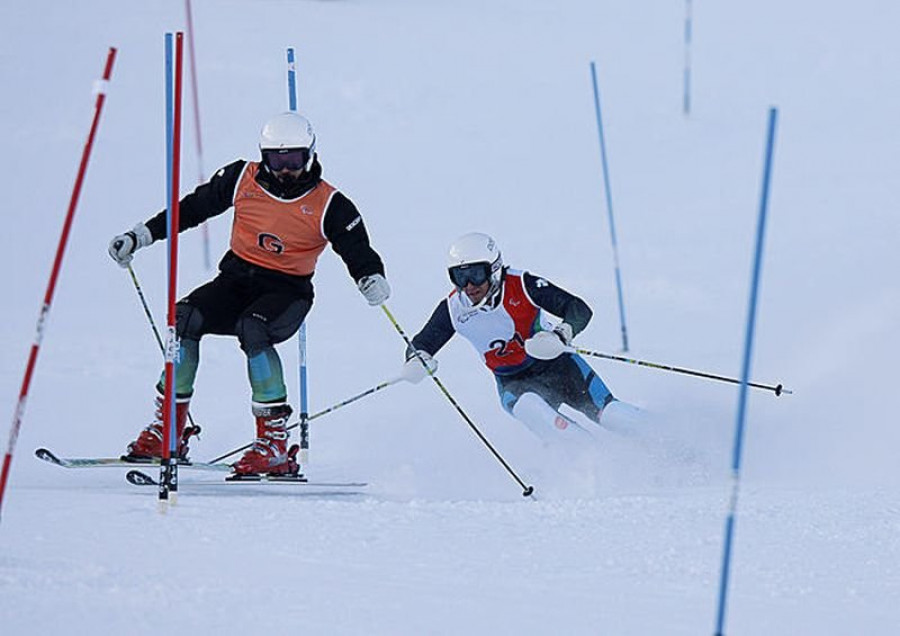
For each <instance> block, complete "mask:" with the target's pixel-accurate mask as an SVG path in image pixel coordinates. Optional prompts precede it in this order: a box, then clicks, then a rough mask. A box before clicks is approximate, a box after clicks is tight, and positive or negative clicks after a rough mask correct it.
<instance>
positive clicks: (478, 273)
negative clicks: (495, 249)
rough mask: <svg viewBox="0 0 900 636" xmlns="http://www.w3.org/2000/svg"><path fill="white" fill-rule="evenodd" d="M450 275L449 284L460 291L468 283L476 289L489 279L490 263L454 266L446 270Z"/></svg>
mask: <svg viewBox="0 0 900 636" xmlns="http://www.w3.org/2000/svg"><path fill="white" fill-rule="evenodd" d="M447 271H448V273H449V274H450V282H452V283H453V284H454V285H456V286H457V287H458V288H459V289H462V288H463V287H465V286H466V285H468V284H469V283H472V284H473V285H475V286H476V287H479V286H481V285H484V284H485V283H486V282H487V281H488V280H489V279H490V277H491V265H490V263H468V264H466V265H456V266H455V267H451V268H450V269H448V270H447Z"/></svg>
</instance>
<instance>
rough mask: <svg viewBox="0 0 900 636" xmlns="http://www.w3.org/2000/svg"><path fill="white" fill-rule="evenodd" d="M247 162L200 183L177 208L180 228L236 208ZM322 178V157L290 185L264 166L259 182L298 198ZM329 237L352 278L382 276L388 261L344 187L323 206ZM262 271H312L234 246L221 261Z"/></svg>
mask: <svg viewBox="0 0 900 636" xmlns="http://www.w3.org/2000/svg"><path fill="white" fill-rule="evenodd" d="M246 164H247V162H246V161H245V160H243V159H238V160H237V161H234V162H233V163H230V164H228V165H227V166H225V167H224V168H221V169H220V170H219V171H218V172H216V173H215V174H214V175H213V176H212V178H210V180H209V181H207V182H206V183H204V184H201V185H199V186H197V188H196V189H195V190H194V191H193V192H192V193H191V194H188V195H186V196H185V197H184V198H182V199H181V203H180V207H179V223H178V232H179V233H181V232H184V231H185V230H188V229H190V228H192V227H196V226H198V225H200V224H201V223H203V222H204V221H206V220H207V219H210V218H212V217H214V216H218V215H219V214H222V213H223V212H225V211H226V210H228V209H230V208H231V207H232V204H233V202H234V200H233V197H234V192H235V189H236V188H237V183H238V179H240V176H241V172H242V171H243V169H244V166H245V165H246ZM321 180H322V166H321V164H320V163H319V160H318V158H316V159H315V161H314V162H313V166H312V168H311V169H310V170H309V171H308V172H307V173H305V174H304V175H303V176H302V178H301V179H300V180H299V181H298V182H297V183H295V184H292V185H291V186H290V187H288V188H285V187H284V186H283V185H282V184H281V182H280V181H278V180H277V179H275V178H274V177H273V176H272V175H271V174H270V173H269V172H268V170H267V169H266V168H265V167H264V166H261V167H260V170H259V172H258V173H257V175H256V181H257V183H259V185H260V186H262V187H263V188H264V189H265V190H266V191H268V192H270V193H271V194H273V195H274V196H276V197H278V198H283V199H294V198H297V197H300V196H302V195H303V194H304V193H306V192H308V191H309V190H311V189H312V188H314V187H315V186H316V185H317V184H318V183H319V181H321ZM146 225H147V228H148V229H149V230H150V234H151V236H152V237H153V240H154V241H158V240H161V239H164V238H166V237H167V236H168V231H167V230H168V227H167V222H166V210H162V211H161V212H159V213H158V214H156V215H155V216H154V217H153V218H151V219H149V220H148V221H147V222H146ZM322 225H323V228H324V231H325V238H327V239H328V242H329V243H331V247H332V249H333V250H334V251H335V252H336V253H337V254H338V256H340V257H341V259H342V260H343V261H344V263H345V264H346V266H347V271H349V272H350V276H351V277H353V280H354V281H357V282H358V281H359V279H360V278H362V277H364V276H369V275H370V274H381V275H382V276H383V275H384V264H383V263H382V261H381V257H380V256H379V255H378V253H377V252H376V251H375V250H374V249H372V246H371V245H370V244H369V234H368V232H367V231H366V227H365V225H364V224H363V222H362V218H361V216H360V214H359V211H358V210H357V209H356V206H355V205H354V204H353V202H352V201H351V200H350V199H348V198H347V197H346V196H345V195H344V194H343V193H341V192H340V191H337V192H335V194H334V196H333V197H332V199H331V202H330V203H329V205H328V208H327V209H326V210H325V216H324V218H323V221H322ZM235 268H238V269H249V270H251V271H252V270H262V271H260V272H259V273H261V274H268V275H270V276H274V277H278V278H281V277H284V278H286V279H292V278H294V279H307V280H308V279H309V278H310V277H309V276H291V275H290V274H285V273H283V272H276V271H273V270H267V269H266V268H264V267H260V266H258V265H254V264H251V263H248V262H247V261H245V260H244V259H242V258H240V257H239V256H237V255H236V254H235V253H234V252H232V251H231V250H228V252H227V253H226V254H225V256H224V257H223V258H222V260H221V262H220V263H219V270H220V271H226V270H232V269H235Z"/></svg>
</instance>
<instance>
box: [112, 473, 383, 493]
mask: <svg viewBox="0 0 900 636" xmlns="http://www.w3.org/2000/svg"><path fill="white" fill-rule="evenodd" d="M125 479H126V481H128V483H129V484H133V485H135V486H159V481H158V480H157V479H154V478H153V477H151V476H150V475H148V474H147V473H145V472H142V471H140V470H129V471H128V473H127V474H126V475H125ZM261 484H283V485H293V486H301V487H303V488H304V489H305V490H306V489H308V490H315V491H353V490H355V489H359V488H365V487H366V486H368V484H367V483H366V482H354V481H344V482H321V481H308V480H307V478H306V477H299V478H298V477H290V476H287V475H257V476H254V477H241V478H239V479H230V478H227V477H226V478H223V479H217V480H211V479H207V480H203V481H188V482H184V481H183V482H181V485H182V486H184V487H185V488H190V487H192V486H233V485H256V486H258V485H261Z"/></svg>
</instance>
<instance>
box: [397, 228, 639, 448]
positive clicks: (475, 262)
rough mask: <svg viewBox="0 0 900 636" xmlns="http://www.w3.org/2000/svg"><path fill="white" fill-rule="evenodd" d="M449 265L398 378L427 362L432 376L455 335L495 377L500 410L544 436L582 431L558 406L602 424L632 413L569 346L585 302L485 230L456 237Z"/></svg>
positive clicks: (582, 322) (412, 377) (413, 376)
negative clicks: (442, 290) (447, 286)
mask: <svg viewBox="0 0 900 636" xmlns="http://www.w3.org/2000/svg"><path fill="white" fill-rule="evenodd" d="M447 269H448V273H449V275H450V280H451V282H452V283H453V286H454V289H453V291H452V292H451V293H450V295H449V296H448V297H447V298H445V299H444V300H442V301H441V302H440V304H439V305H438V306H437V308H436V309H435V310H434V312H433V313H432V315H431V318H429V320H428V322H427V323H426V324H425V326H424V327H423V328H422V330H421V331H420V332H419V333H418V334H416V336H415V337H414V338H413V339H412V345H413V346H412V348H408V349H407V351H406V363H405V364H404V366H403V371H402V377H403V379H405V380H407V381H409V382H413V383H417V382H420V381H421V380H422V379H423V378H425V377H426V376H427V375H428V371H426V368H425V367H426V365H427V367H428V370H429V371H431V372H432V373H434V372H435V371H436V370H437V361H436V360H435V359H434V356H435V354H436V353H437V352H438V351H439V350H440V349H441V348H442V347H443V346H444V345H445V344H447V342H448V341H449V340H450V338H452V337H453V335H454V334H455V333H458V334H460V335H461V336H463V337H465V338H466V339H467V340H468V341H469V342H471V343H472V345H473V346H474V347H475V349H476V350H477V351H478V353H479V354H480V355H481V357H482V360H483V361H484V363H485V365H487V367H488V368H489V369H490V370H491V372H492V373H493V374H494V378H495V380H496V382H497V391H498V392H499V394H500V401H501V404H502V405H503V408H504V409H505V410H506V411H507V412H509V413H510V414H511V415H512V416H513V417H515V418H516V419H518V420H520V421H521V422H523V423H524V424H526V425H527V426H528V428H529V429H530V430H531V431H532V432H534V433H535V434H536V435H538V436H539V437H540V438H541V439H543V440H545V441H549V440H553V439H555V438H558V437H559V436H560V435H568V436H573V437H574V436H578V435H581V436H584V435H585V429H584V428H582V426H581V425H580V424H579V423H578V422H576V421H575V419H573V418H572V417H570V416H569V415H566V414H564V413H563V412H561V411H560V407H561V406H562V405H563V404H566V405H568V406H569V407H571V408H572V409H574V410H575V411H578V412H579V413H581V414H583V415H584V416H585V417H586V418H587V419H588V420H590V421H591V422H595V423H597V424H604V425H606V424H607V423H608V422H607V421H608V420H610V419H612V418H611V417H610V416H609V415H608V413H611V412H612V411H615V410H617V409H622V410H626V411H628V410H633V408H634V407H631V406H629V405H625V404H624V403H620V402H619V401H618V400H616V398H615V397H613V394H612V393H611V392H610V390H609V388H608V387H607V386H606V384H605V383H604V382H603V380H602V379H601V378H600V376H599V375H597V373H596V372H595V371H594V370H593V369H592V368H591V367H590V365H588V363H587V362H585V361H584V359H583V358H582V357H581V356H579V355H578V354H577V353H575V352H574V350H573V349H572V347H571V343H572V339H573V338H574V337H575V336H576V335H577V334H578V333H580V332H581V331H582V330H584V328H585V327H586V326H587V324H588V322H589V321H590V319H591V316H592V312H591V309H590V307H588V305H587V303H585V302H584V301H583V300H582V299H580V298H578V297H577V296H575V295H573V294H571V293H569V292H568V291H566V290H564V289H562V288H560V287H557V286H556V285H554V284H553V283H551V282H550V281H548V280H547V279H546V278H542V277H540V276H537V275H534V274H531V273H529V272H526V271H519V270H516V269H511V268H509V267H507V266H504V264H503V259H502V257H501V254H500V250H499V248H498V247H497V243H496V242H495V241H494V239H492V238H491V237H490V236H488V235H487V234H481V233H478V232H473V233H470V234H465V235H463V236H461V237H459V238H458V239H457V240H456V241H454V243H453V244H452V245H451V246H450V251H449V255H448V260H447ZM546 314H550V315H552V316H555V317H557V318H558V319H559V321H553V322H551V321H550V320H549V319H548V317H547V315H546ZM554 323H555V324H554ZM417 358H420V359H421V361H420V360H419V359H417ZM422 361H424V362H425V364H424V365H423V364H422Z"/></svg>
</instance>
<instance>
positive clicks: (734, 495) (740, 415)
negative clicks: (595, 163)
mask: <svg viewBox="0 0 900 636" xmlns="http://www.w3.org/2000/svg"><path fill="white" fill-rule="evenodd" d="M777 120H778V109H776V108H774V107H773V108H770V109H769V128H768V135H767V139H766V160H765V168H764V170H763V182H762V192H761V193H760V201H759V220H758V222H757V226H756V256H755V257H754V260H753V277H752V280H751V282H750V303H749V308H748V311H747V332H746V336H745V339H744V362H743V365H742V367H741V386H740V391H739V393H738V407H737V417H736V422H735V434H734V449H733V452H732V459H731V499H730V502H729V509H728V518H727V519H726V521H725V546H724V550H723V553H722V572H721V578H720V581H719V608H718V612H717V616H716V636H722V634H724V628H725V604H726V601H727V597H728V574H729V570H730V566H731V545H732V537H733V535H734V526H735V518H736V516H737V503H738V490H739V486H740V477H741V475H740V471H741V452H742V447H743V442H744V424H745V414H746V411H747V392H748V380H749V377H750V361H751V359H752V352H753V335H754V331H755V329H756V303H757V296H758V292H759V279H760V271H761V270H762V255H763V242H764V238H765V231H766V213H767V210H768V205H769V182H770V177H771V173H772V153H773V148H774V145H775V124H776V122H777Z"/></svg>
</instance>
